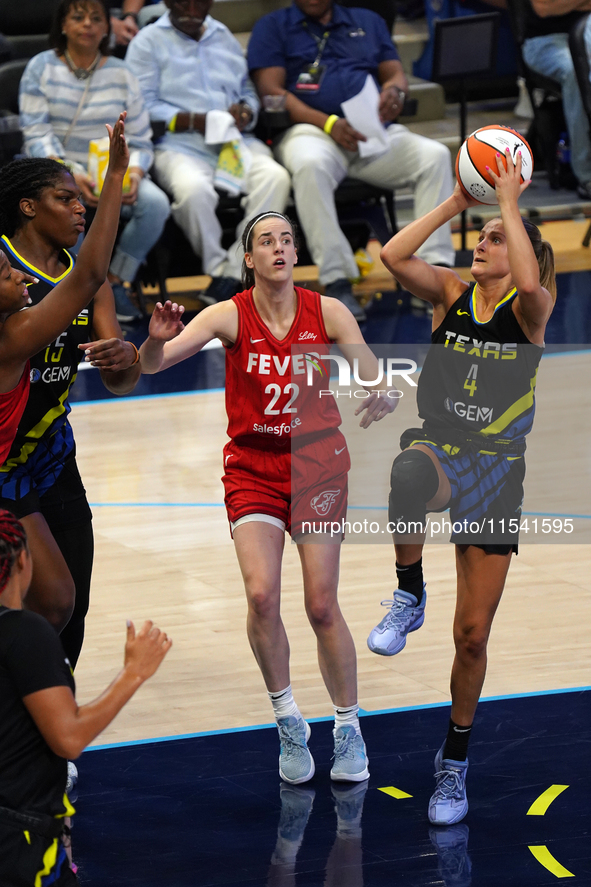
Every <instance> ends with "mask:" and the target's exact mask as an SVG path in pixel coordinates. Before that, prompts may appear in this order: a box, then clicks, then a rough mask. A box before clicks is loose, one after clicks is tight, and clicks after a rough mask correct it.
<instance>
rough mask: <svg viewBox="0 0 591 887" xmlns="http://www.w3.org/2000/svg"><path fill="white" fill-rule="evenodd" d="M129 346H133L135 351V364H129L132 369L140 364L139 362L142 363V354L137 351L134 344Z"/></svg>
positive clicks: (131, 343) (130, 343) (129, 343)
mask: <svg viewBox="0 0 591 887" xmlns="http://www.w3.org/2000/svg"><path fill="white" fill-rule="evenodd" d="M127 344H128V345H131V347H132V348H133V350H134V351H135V359H134V361H133V363H130V364H129V366H130V367H134V366H135V365H136V363H139V362H140V353H139V351H138V350H137V348H136V347H135V345H134V344H133V342H128V343H127Z"/></svg>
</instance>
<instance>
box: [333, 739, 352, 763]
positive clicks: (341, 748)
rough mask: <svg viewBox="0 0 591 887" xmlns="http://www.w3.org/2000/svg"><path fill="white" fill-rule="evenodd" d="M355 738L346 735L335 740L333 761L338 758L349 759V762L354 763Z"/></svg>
mask: <svg viewBox="0 0 591 887" xmlns="http://www.w3.org/2000/svg"><path fill="white" fill-rule="evenodd" d="M354 738H355V737H354V736H351V734H350V733H347V734H345V736H339V738H338V739H335V744H334V755H333V756H332V760H333V761H334V760H336V759H337V758H347V760H349V761H352V760H353V758H354V757H355V751H354V749H353V740H354Z"/></svg>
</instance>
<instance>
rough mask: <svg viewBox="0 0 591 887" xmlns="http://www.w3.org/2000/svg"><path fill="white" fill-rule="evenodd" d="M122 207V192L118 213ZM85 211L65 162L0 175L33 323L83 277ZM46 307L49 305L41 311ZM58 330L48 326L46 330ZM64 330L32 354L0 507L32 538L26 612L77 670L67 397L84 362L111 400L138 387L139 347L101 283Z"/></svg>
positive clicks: (77, 540)
mask: <svg viewBox="0 0 591 887" xmlns="http://www.w3.org/2000/svg"><path fill="white" fill-rule="evenodd" d="M120 202H121V196H120V195H119V199H118V207H119V206H120ZM117 212H119V209H117ZM84 213H85V208H84V205H83V204H82V203H81V202H80V189H79V187H78V186H77V185H76V182H75V180H74V178H73V176H72V175H71V173H70V171H69V170H68V168H67V167H66V166H64V165H63V164H62V163H58V162H56V161H55V160H51V159H49V158H26V159H24V160H16V161H13V162H12V163H9V164H8V165H7V166H5V167H3V168H2V169H1V170H0V235H2V236H1V237H0V249H1V250H2V251H3V253H4V254H5V255H6V257H7V259H8V262H9V263H10V265H11V267H12V269H13V273H14V274H16V273H19V274H29V275H34V278H35V282H34V283H33V284H29V287H28V293H29V297H30V301H31V304H32V306H33V307H32V308H31V310H30V313H31V316H32V315H33V314H34V313H35V314H36V313H37V311H38V310H39V311H40V312H41V313H42V314H46V313H49V312H50V311H51V308H52V305H55V304H56V301H55V300H56V298H58V299H59V295H58V290H59V292H61V293H62V295H63V294H64V293H66V292H67V291H68V289H69V287H70V286H73V285H75V278H76V279H78V278H79V277H80V274H79V272H78V270H77V266H76V270H74V262H73V260H72V258H71V256H70V254H69V253H68V252H67V249H68V248H71V247H73V246H74V245H75V244H76V241H77V239H78V236H79V234H80V232H81V231H83V230H84V226H85V222H84ZM117 218H118V216H117ZM99 222H100V220H99ZM95 226H96V219H95V221H94V222H93V224H92V228H91V231H92V232H93V233H91V234H89V236H90V237H91V241H92V242H91V243H90V245H89V249H90V254H91V255H92V253H93V249H94V252H97V253H98V251H99V245H98V244H97V236H96V235H97V234H99V233H100V225H99V227H98V228H95ZM115 232H116V225H115V228H114V229H113V231H112V235H113V236H112V237H111V240H110V241H109V243H107V244H106V246H105V245H104V244H102V243H101V244H100V255H101V257H102V255H103V253H105V256H106V257H105V259H104V261H106V262H107V264H108V261H109V258H110V255H111V252H112V248H113V240H114V236H115ZM104 239H105V238H104V236H103V240H104ZM85 243H86V241H85ZM93 244H94V248H93ZM86 255H88V252H87V250H85V256H86ZM81 257H82V250H81ZM80 261H81V259H79V262H80ZM84 261H85V262H86V263H87V261H88V260H87V259H85V260H84ZM95 264H96V260H95ZM105 274H106V272H105V273H103V276H102V281H105ZM95 277H96V275H95ZM70 279H71V280H72V284H70V283H69V280H70ZM92 293H94V295H93V296H92V298H91V295H92ZM54 294H55V295H54ZM45 303H47V307H42V306H45ZM85 303H89V304H88V306H87V307H83V306H84V304H85ZM38 306H39V307H38ZM61 312H62V314H63V313H64V312H63V307H62V309H61ZM25 313H26V312H25ZM54 313H55V310H54ZM72 318H73V321H72ZM54 320H55V319H54ZM68 324H69V325H68ZM54 326H55V323H53V322H52V324H51V327H50V328H51V329H53V328H54ZM55 329H56V330H57V329H58V327H55ZM59 330H60V331H62V332H60V334H59V335H57V333H55V332H54V334H53V335H50V336H48V337H47V339H46V340H44V342H43V343H41V342H40V343H39V344H38V346H37V353H36V354H34V356H32V357H31V360H30V389H29V393H28V398H27V402H26V406H25V408H24V412H23V414H22V418H21V419H20V422H19V425H18V429H17V431H16V436H15V437H14V440H13V442H12V446H11V448H10V451H9V452H8V455H7V457H6V458H5V459H4V460H3V464H1V465H0V507H2V508H5V509H6V510H8V511H10V512H12V513H13V514H15V515H16V516H17V517H18V518H19V519H20V520H21V521H22V523H23V525H24V526H25V528H26V532H27V535H28V538H29V545H30V549H31V554H32V557H33V564H34V569H33V578H32V582H31V586H30V589H29V592H28V594H27V601H26V606H27V608H28V609H30V610H34V611H35V612H37V613H39V614H41V615H42V616H45V618H47V619H48V621H49V622H50V623H51V624H52V625H53V627H54V628H55V629H56V630H57V631H58V632H60V633H61V637H62V643H63V645H64V649H65V651H66V654H67V656H68V658H69V660H70V663H71V664H72V667H74V666H75V664H76V661H77V659H78V655H79V653H80V649H81V646H82V639H83V632H84V617H85V614H86V611H87V609H88V597H89V592H90V576H91V570H92V559H93V534H92V524H91V519H92V516H91V513H90V508H89V506H88V502H87V501H86V495H85V491H84V487H83V485H82V481H81V479H80V475H79V473H78V469H77V466H76V459H75V453H76V448H75V442H74V438H73V433H72V428H71V426H70V424H69V422H68V413H69V411H70V407H69V404H68V395H69V391H70V388H71V386H72V385H73V383H74V381H75V379H76V374H77V367H78V363H79V361H80V360H81V359H84V358H86V360H88V361H90V362H91V363H92V364H93V365H94V366H98V367H99V369H100V371H101V376H102V379H103V382H104V384H105V386H106V387H107V388H108V390H109V391H111V392H112V393H114V394H126V393H128V392H129V391H131V390H132V389H133V387H134V386H135V384H136V383H137V381H138V379H139V376H140V367H139V355H138V351H137V349H136V348H135V347H134V346H133V345H132V344H131V343H130V342H125V341H124V340H123V334H122V332H121V328H120V327H119V324H118V322H117V318H116V314H115V304H114V300H113V294H112V292H111V288H110V286H109V284H108V283H106V282H102V285H101V278H99V279H98V280H97V282H96V284H95V285H94V286H93V287H92V288H91V292H89V294H88V297H87V298H86V299H81V300H80V305H79V309H78V313H77V314H76V313H75V312H74V311H72V312H71V315H70V318H69V319H68V318H67V317H65V318H64V322H63V324H62V325H61V326H59ZM56 336H57V337H56ZM47 342H49V344H48V345H47ZM41 344H44V345H47V347H43V348H41ZM40 348H41V350H39V349H40Z"/></svg>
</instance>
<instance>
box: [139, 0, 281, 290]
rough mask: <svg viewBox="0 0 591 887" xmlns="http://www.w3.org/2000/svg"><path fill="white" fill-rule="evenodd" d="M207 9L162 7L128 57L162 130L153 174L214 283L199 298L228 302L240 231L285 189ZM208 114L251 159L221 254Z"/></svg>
mask: <svg viewBox="0 0 591 887" xmlns="http://www.w3.org/2000/svg"><path fill="white" fill-rule="evenodd" d="M212 2H213V0H166V6H167V8H168V11H167V12H166V13H165V14H164V15H163V16H162V17H161V18H160V19H158V21H157V22H154V24H152V25H147V27H145V28H143V29H142V30H141V31H140V33H139V34H138V35H137V37H136V38H135V39H134V40H133V42H132V44H131V46H130V47H129V50H128V53H127V58H126V62H127V64H128V65H129V67H130V69H131V70H132V71H133V73H134V74H135V75H136V77H137V78H138V80H139V83H140V87H141V90H142V93H143V96H144V99H145V102H146V106H147V108H148V111H149V113H150V117H151V118H152V120H163V121H164V122H165V123H166V127H167V131H166V133H165V135H164V136H163V137H162V139H160V141H159V142H158V144H157V146H156V156H155V160H154V168H155V171H156V175H157V177H158V181H159V182H160V183H161V184H162V186H163V187H164V188H165V189H166V190H167V191H168V192H169V193H170V194H171V195H172V197H173V204H172V214H173V218H174V219H175V221H176V222H177V224H178V225H179V226H180V227H181V228H182V229H183V231H184V232H185V234H186V236H187V238H188V239H189V242H190V243H191V246H192V247H193V250H194V251H195V253H197V254H198V255H200V256H201V257H202V261H203V270H204V272H205V273H206V274H209V275H211V277H212V281H211V284H210V285H209V287H208V289H207V292H206V294H205V300H206V301H207V302H209V303H212V302H219V301H223V300H225V299H229V298H231V297H232V296H233V295H235V293H237V292H239V291H240V290H241V289H242V284H241V283H240V273H241V262H242V249H241V247H240V236H241V234H242V231H243V229H244V226H245V225H246V223H247V222H248V220H249V219H250V218H252V217H253V216H255V215H257V214H258V213H260V212H265V211H266V210H276V211H279V212H281V211H282V210H283V208H284V206H285V202H286V200H287V196H288V194H289V188H290V182H289V176H288V175H287V173H286V171H285V170H284V169H283V168H282V167H281V166H279V164H278V163H276V162H275V161H274V160H273V157H272V155H271V152H270V150H269V149H268V148H267V146H266V145H264V144H263V143H262V142H260V141H259V140H258V139H255V138H254V136H252V135H251V134H250V132H251V130H252V129H253V127H254V125H255V123H256V117H257V113H258V109H259V102H258V99H257V96H256V92H255V89H254V87H253V85H252V83H251V82H250V80H249V79H248V72H247V68H246V61H245V59H244V55H243V52H242V49H241V48H240V44H239V43H238V41H237V40H236V39H235V37H234V36H233V35H232V34H231V33H230V31H229V30H228V28H226V26H225V25H222V24H221V23H220V22H218V21H216V20H215V19H213V18H211V16H209V15H208V13H209V11H210V9H211V6H212ZM214 110H218V111H229V112H230V114H231V115H232V117H234V120H235V123H236V126H237V127H238V129H239V130H240V132H241V133H243V135H244V139H245V142H246V144H247V147H248V148H249V149H250V152H251V154H252V163H251V165H250V169H249V171H248V173H247V174H246V175H245V178H244V182H243V185H242V191H243V193H244V195H245V196H244V209H245V217H244V220H243V221H242V222H241V224H240V225H239V226H238V230H237V232H236V233H237V240H236V242H235V243H234V245H233V246H232V247H231V248H230V249H229V250H228V251H226V250H225V249H224V248H223V247H222V243H221V240H222V230H221V226H220V223H219V221H218V219H217V217H216V214H215V209H216V206H217V203H218V199H219V198H218V194H217V192H216V190H215V188H214V176H215V171H216V166H217V164H218V159H219V155H220V150H221V148H222V145H221V144H219V145H208V144H206V143H205V126H206V117H207V115H208V113H209V112H210V111H214Z"/></svg>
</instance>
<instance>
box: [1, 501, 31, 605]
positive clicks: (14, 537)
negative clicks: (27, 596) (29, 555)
mask: <svg viewBox="0 0 591 887" xmlns="http://www.w3.org/2000/svg"><path fill="white" fill-rule="evenodd" d="M26 547H27V534H26V533H25V528H24V527H23V525H22V524H21V522H20V521H19V520H17V518H16V517H15V516H14V514H11V512H10V511H4V510H3V509H0V593H2V592H3V591H4V589H5V588H6V586H7V585H8V580H9V579H10V574H11V572H12V568H13V567H14V565H15V563H16V559H17V557H18V556H19V554H20V553H21V551H22V550H23V549H24V548H26Z"/></svg>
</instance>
